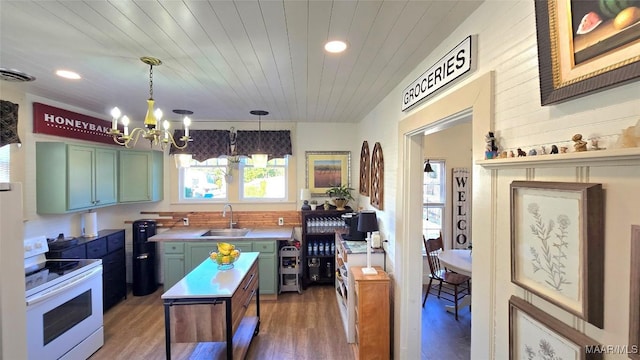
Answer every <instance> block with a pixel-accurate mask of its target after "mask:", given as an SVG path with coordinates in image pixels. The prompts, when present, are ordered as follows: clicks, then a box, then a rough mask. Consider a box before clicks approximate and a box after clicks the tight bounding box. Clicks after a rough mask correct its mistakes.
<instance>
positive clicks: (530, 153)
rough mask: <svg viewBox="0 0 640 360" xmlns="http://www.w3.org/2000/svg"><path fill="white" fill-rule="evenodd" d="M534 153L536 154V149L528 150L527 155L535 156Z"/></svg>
mask: <svg viewBox="0 0 640 360" xmlns="http://www.w3.org/2000/svg"><path fill="white" fill-rule="evenodd" d="M536 155H538V152H537V151H536V149H531V150H529V156H536Z"/></svg>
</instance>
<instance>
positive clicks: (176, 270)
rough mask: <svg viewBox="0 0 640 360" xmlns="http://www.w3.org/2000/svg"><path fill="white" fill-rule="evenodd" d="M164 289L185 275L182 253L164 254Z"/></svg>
mask: <svg viewBox="0 0 640 360" xmlns="http://www.w3.org/2000/svg"><path fill="white" fill-rule="evenodd" d="M163 266H164V284H163V285H164V291H167V290H169V288H170V287H172V286H173V285H175V284H176V283H177V282H178V281H180V280H181V279H182V278H183V277H184V276H185V275H186V273H185V271H184V254H165V255H164V263H163Z"/></svg>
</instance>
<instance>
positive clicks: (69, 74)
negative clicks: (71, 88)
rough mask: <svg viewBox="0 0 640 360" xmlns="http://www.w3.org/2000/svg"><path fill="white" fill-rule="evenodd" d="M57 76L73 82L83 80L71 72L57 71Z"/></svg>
mask: <svg viewBox="0 0 640 360" xmlns="http://www.w3.org/2000/svg"><path fill="white" fill-rule="evenodd" d="M56 75H58V76H60V77H63V78H65V79H71V80H78V79H80V78H81V77H80V75H79V74H78V73H76V72H73V71H69V70H58V71H56Z"/></svg>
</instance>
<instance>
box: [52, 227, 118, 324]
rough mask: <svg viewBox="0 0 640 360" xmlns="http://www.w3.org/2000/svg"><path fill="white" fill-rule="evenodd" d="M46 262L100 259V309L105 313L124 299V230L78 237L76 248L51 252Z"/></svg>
mask: <svg viewBox="0 0 640 360" xmlns="http://www.w3.org/2000/svg"><path fill="white" fill-rule="evenodd" d="M46 256H47V258H48V259H102V308H103V311H104V312H106V311H107V310H109V309H110V308H111V307H113V306H114V305H115V304H117V303H118V302H120V300H122V299H124V298H125V297H126V296H127V274H126V265H125V252H124V230H123V229H116V230H100V231H98V236H97V237H94V238H85V237H79V238H78V243H77V244H76V245H73V246H70V247H68V248H65V249H60V250H51V251H49V252H47V254H46Z"/></svg>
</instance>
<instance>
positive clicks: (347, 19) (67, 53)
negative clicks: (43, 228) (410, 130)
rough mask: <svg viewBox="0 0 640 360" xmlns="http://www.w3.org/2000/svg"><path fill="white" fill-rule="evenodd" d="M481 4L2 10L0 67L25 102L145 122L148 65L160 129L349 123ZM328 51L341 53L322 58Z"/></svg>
mask: <svg viewBox="0 0 640 360" xmlns="http://www.w3.org/2000/svg"><path fill="white" fill-rule="evenodd" d="M481 2H482V0H478V1H471V0H461V1H459V0H451V1H426V0H424V1H403V0H394V1H293V0H291V1H290V0H285V1H283V0H279V1H278V0H273V1H271V0H268V1H249V0H247V1H244V0H242V1H241V0H236V1H175V0H174V1H149V0H145V1H77V0H73V1H5V0H3V1H0V67H2V68H7V69H17V70H20V71H22V72H25V73H28V74H31V75H33V76H35V77H36V81H34V82H30V83H22V84H20V85H19V86H24V87H25V89H26V90H27V92H29V93H31V94H35V95H39V96H44V97H47V98H51V99H54V100H57V101H61V102H64V103H67V104H70V105H73V106H78V107H80V108H84V109H87V110H90V111H94V112H96V113H101V114H105V118H108V117H109V116H108V113H109V109H110V108H111V107H113V106H115V105H117V106H119V107H120V108H121V109H122V110H123V112H125V113H128V114H130V115H132V116H133V117H134V118H136V117H137V118H142V117H143V116H144V112H145V110H146V108H145V100H146V99H147V98H148V95H149V81H148V78H149V67H148V66H147V65H145V64H144V63H142V62H141V61H140V60H139V58H140V57H141V56H153V57H157V58H159V59H161V60H162V61H163V64H162V65H161V66H158V67H154V69H153V70H154V98H155V100H156V105H157V107H160V108H162V109H163V111H164V113H165V115H167V114H168V116H169V117H170V118H171V117H172V115H173V114H171V110H172V109H189V110H192V111H194V115H193V120H194V121H243V120H244V121H256V119H255V117H254V116H252V115H250V114H249V110H252V109H264V110H267V111H269V112H270V114H269V115H268V116H266V117H264V118H263V120H264V121H265V122H266V121H276V120H277V121H295V122H305V121H308V122H357V121H359V120H360V119H362V118H363V117H364V116H365V115H366V114H367V113H369V111H370V110H371V109H372V107H374V106H375V105H376V104H378V102H379V101H380V100H382V98H383V97H384V96H385V95H386V94H388V93H389V92H390V91H392V90H393V89H394V88H395V87H396V86H397V85H398V83H399V81H400V80H401V79H402V78H403V77H404V76H406V75H407V74H408V72H409V71H410V70H411V69H413V68H414V67H415V66H417V65H418V64H419V63H420V62H421V61H422V60H423V59H424V58H425V57H426V56H427V55H428V54H429V53H430V52H431V51H432V50H433V49H434V48H435V46H437V45H438V44H439V43H440V42H441V41H442V39H444V38H445V37H447V36H448V35H449V33H450V32H451V31H453V30H454V29H455V28H456V27H457V26H458V24H460V23H461V22H462V21H463V20H464V19H465V18H466V17H467V16H468V15H469V14H470V13H471V12H473V11H474V10H475V9H476V8H477V7H478V6H479V4H480V3H481ZM330 39H343V40H346V41H347V42H348V44H349V47H348V49H347V51H346V52H345V53H343V54H340V55H336V54H328V53H326V52H325V51H324V50H323V44H324V43H325V42H326V41H327V40H330ZM460 40H462V39H460ZM57 69H68V70H73V71H76V72H78V73H79V74H80V75H81V76H82V79H81V80H75V81H70V80H65V79H62V78H59V77H57V76H56V75H55V74H54V72H55V70H57ZM425 70H426V69H425ZM0 85H1V86H5V85H6V83H5V82H3V83H0ZM400 98H401V94H398V107H400ZM173 117H177V115H173Z"/></svg>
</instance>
